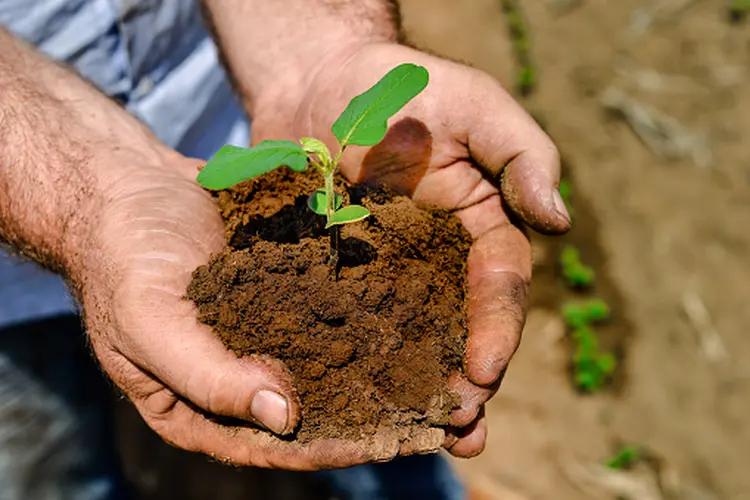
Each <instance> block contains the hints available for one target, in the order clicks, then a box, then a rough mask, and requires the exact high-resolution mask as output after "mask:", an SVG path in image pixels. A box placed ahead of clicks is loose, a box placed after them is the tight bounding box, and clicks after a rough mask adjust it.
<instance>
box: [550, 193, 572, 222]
mask: <svg viewBox="0 0 750 500" xmlns="http://www.w3.org/2000/svg"><path fill="white" fill-rule="evenodd" d="M552 200H553V201H554V202H555V209H556V210H557V213H559V214H560V215H561V216H562V217H563V218H564V219H565V220H566V221H568V223H570V214H569V213H568V207H566V206H565V202H564V201H563V199H562V196H561V195H560V191H558V190H557V189H553V190H552Z"/></svg>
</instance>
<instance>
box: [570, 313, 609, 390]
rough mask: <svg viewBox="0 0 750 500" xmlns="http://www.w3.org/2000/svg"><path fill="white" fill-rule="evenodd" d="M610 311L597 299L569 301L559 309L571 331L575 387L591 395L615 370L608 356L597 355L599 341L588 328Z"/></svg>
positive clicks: (603, 354) (607, 317) (603, 318)
mask: <svg viewBox="0 0 750 500" xmlns="http://www.w3.org/2000/svg"><path fill="white" fill-rule="evenodd" d="M610 314H611V312H610V309H609V306H608V305H607V303H606V302H604V301H603V300H601V299H591V300H587V301H582V302H569V303H567V304H565V305H564V306H563V310H562V315H563V318H564V320H565V323H566V324H567V325H568V327H569V328H570V329H571V337H572V339H573V342H574V343H575V352H574V354H573V370H574V378H575V383H576V386H578V387H579V388H580V389H582V390H584V391H586V392H593V391H595V390H597V389H599V388H600V387H602V386H603V385H604V383H605V382H606V381H607V379H608V378H609V376H610V375H612V373H614V371H615V368H616V367H617V359H616V358H615V356H614V355H613V354H612V353H609V352H601V350H600V349H599V339H598V337H597V336H596V332H595V331H594V329H593V327H592V325H593V324H595V323H599V322H601V321H605V320H607V319H609V317H610Z"/></svg>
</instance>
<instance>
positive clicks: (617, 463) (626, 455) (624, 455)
mask: <svg viewBox="0 0 750 500" xmlns="http://www.w3.org/2000/svg"><path fill="white" fill-rule="evenodd" d="M641 458H643V453H642V451H641V450H640V448H638V447H637V446H633V445H624V446H622V447H621V448H620V450H619V451H618V452H617V453H616V454H615V455H614V456H613V457H612V458H610V459H609V460H607V461H606V462H605V465H606V466H607V467H609V468H610V469H614V470H628V469H631V468H632V467H633V466H634V465H635V464H636V463H637V462H638V461H639V460H641Z"/></svg>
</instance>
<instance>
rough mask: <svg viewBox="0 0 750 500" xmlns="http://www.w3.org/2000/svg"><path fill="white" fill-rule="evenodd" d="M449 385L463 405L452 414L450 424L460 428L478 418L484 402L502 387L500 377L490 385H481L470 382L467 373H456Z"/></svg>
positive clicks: (449, 380)
mask: <svg viewBox="0 0 750 500" xmlns="http://www.w3.org/2000/svg"><path fill="white" fill-rule="evenodd" d="M500 378H502V377H500ZM448 387H450V388H451V389H452V390H453V391H455V392H456V393H457V394H458V395H459V397H460V398H461V406H460V407H459V408H457V409H455V410H453V411H452V412H451V415H450V425H451V426H452V427H455V428H459V429H460V428H464V427H467V426H469V425H470V424H471V423H472V422H474V421H475V420H476V419H477V416H478V415H479V412H480V410H481V409H482V406H483V405H484V403H486V402H487V401H489V399H490V398H491V397H492V396H494V395H495V393H496V392H497V390H498V388H499V387H500V379H498V380H497V381H496V382H495V383H494V384H492V385H490V386H489V387H481V386H477V385H475V384H473V383H472V382H470V381H469V380H468V379H467V378H466V376H465V375H463V374H461V373H454V374H452V375H451V376H450V378H449V379H448Z"/></svg>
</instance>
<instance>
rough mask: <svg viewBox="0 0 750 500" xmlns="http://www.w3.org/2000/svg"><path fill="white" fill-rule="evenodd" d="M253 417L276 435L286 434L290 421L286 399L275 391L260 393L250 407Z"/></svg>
mask: <svg viewBox="0 0 750 500" xmlns="http://www.w3.org/2000/svg"><path fill="white" fill-rule="evenodd" d="M250 414H251V416H252V417H253V418H254V419H255V420H256V421H257V422H258V423H259V424H261V425H263V426H264V427H266V428H267V429H268V430H270V431H271V432H274V433H276V434H285V433H286V430H287V429H286V426H287V422H288V421H289V415H288V405H287V402H286V398H284V396H282V395H281V394H277V393H275V392H273V391H258V393H257V394H256V395H255V397H254V398H253V402H252V404H251V405H250Z"/></svg>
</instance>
